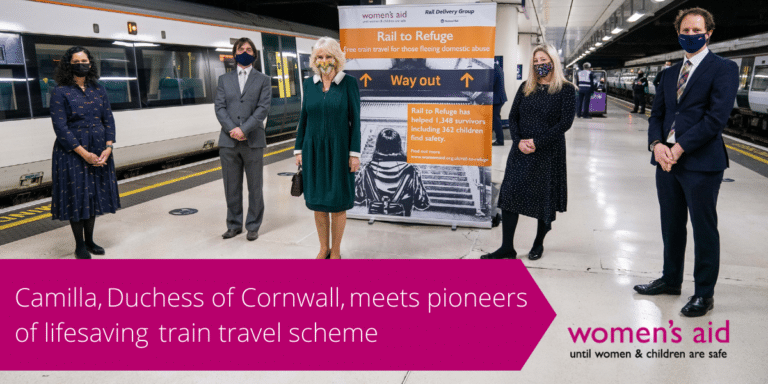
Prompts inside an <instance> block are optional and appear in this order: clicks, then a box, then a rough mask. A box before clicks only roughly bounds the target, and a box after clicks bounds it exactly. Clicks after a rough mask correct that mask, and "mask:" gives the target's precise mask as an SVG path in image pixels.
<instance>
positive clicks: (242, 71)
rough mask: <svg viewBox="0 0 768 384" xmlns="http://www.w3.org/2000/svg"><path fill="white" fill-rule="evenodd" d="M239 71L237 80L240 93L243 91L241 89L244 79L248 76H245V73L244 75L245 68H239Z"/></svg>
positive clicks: (243, 86)
mask: <svg viewBox="0 0 768 384" xmlns="http://www.w3.org/2000/svg"><path fill="white" fill-rule="evenodd" d="M239 72H240V76H239V81H240V93H243V90H244V89H245V81H246V80H247V79H248V78H247V75H246V72H245V69H240V70H239Z"/></svg>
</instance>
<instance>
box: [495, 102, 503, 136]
mask: <svg viewBox="0 0 768 384" xmlns="http://www.w3.org/2000/svg"><path fill="white" fill-rule="evenodd" d="M502 105H504V104H494V105H493V133H494V134H495V135H496V142H497V143H499V144H502V145H503V144H504V129H502V128H501V106H502Z"/></svg>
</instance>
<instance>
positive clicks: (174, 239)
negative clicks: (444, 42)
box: [0, 99, 768, 384]
mask: <svg viewBox="0 0 768 384" xmlns="http://www.w3.org/2000/svg"><path fill="white" fill-rule="evenodd" d="M608 110H609V112H608V114H607V115H606V116H605V117H594V118H593V119H591V120H583V119H576V121H575V122H574V124H573V127H572V128H571V129H570V131H568V133H567V134H566V141H567V165H568V195H569V198H568V211H567V212H566V213H558V215H557V220H556V221H555V222H553V224H552V231H551V232H550V233H549V234H548V235H547V238H546V241H545V243H544V247H545V250H544V256H543V257H542V258H541V259H540V260H537V261H531V260H528V259H527V258H523V259H522V262H523V263H524V264H525V265H526V266H527V267H528V269H529V272H530V273H531V275H532V276H533V278H534V279H535V281H536V282H537V283H538V284H539V286H540V287H541V289H542V291H543V292H544V294H545V296H546V297H547V299H548V300H549V302H550V304H551V305H552V307H553V308H554V310H555V312H557V314H558V317H557V318H556V319H555V321H554V323H553V324H552V325H551V326H550V329H549V330H548V331H547V333H546V334H545V336H544V338H543V339H542V341H541V343H540V344H539V346H538V347H537V348H536V350H535V351H534V353H533V355H532V356H531V358H530V359H529V361H528V363H527V364H526V366H525V368H524V369H523V371H522V372H421V371H413V372H411V371H387V372H4V373H3V374H2V376H3V377H4V380H7V382H15V383H25V382H29V383H32V382H43V381H44V382H59V383H70V382H72V383H74V382H83V381H88V382H105V383H128V382H206V383H235V382H236V383H240V382H249V383H275V382H280V383H300V382H301V383H306V382H311V383H362V382H365V383H392V384H395V383H406V384H414V383H419V384H427V383H449V382H450V383H508V382H513V381H515V382H516V381H519V380H522V381H521V382H526V383H553V382H562V381H564V380H563V379H564V378H567V379H566V381H568V382H569V383H592V382H598V381H599V382H621V383H647V382H656V381H661V380H663V381H664V382H680V383H683V382H686V383H714V382H739V383H764V382H767V381H768V369H766V368H765V365H764V359H765V356H766V354H768V332H766V331H765V319H764V316H765V314H766V313H768V301H767V300H766V297H768V258H766V257H765V250H766V249H768V236H766V227H767V226H768V222H767V221H766V212H768V199H765V191H768V151H767V150H766V149H765V148H762V147H759V146H755V145H752V144H749V143H745V142H742V141H739V140H735V139H727V146H728V151H729V156H730V158H731V166H730V168H729V169H728V170H726V172H725V179H726V180H725V181H726V182H724V183H723V184H722V187H721V189H720V197H719V206H718V214H719V229H720V237H721V268H720V276H719V279H718V284H717V287H716V293H715V308H714V310H713V311H711V312H710V313H709V314H708V315H707V316H704V317H702V318H693V319H692V318H685V317H683V316H682V315H680V313H679V311H680V308H682V307H683V305H685V303H686V302H687V297H688V296H691V295H693V278H692V272H693V244H694V242H693V237H692V230H691V229H690V227H689V231H688V233H689V240H688V244H689V246H688V249H687V260H688V262H687V263H686V275H685V282H684V284H683V294H682V295H681V296H666V295H664V296H641V295H637V294H635V292H634V291H633V290H632V287H633V286H634V285H635V284H643V283H647V282H648V281H650V280H653V279H656V278H658V277H660V276H661V268H662V260H663V257H662V242H661V231H660V223H659V208H658V201H657V197H656V188H655V181H654V172H655V169H654V167H653V166H651V165H650V163H649V161H650V156H651V154H650V152H648V150H647V146H646V141H647V134H646V132H647V127H648V123H647V116H642V115H638V114H630V113H629V110H631V105H628V104H627V103H625V102H623V101H620V100H616V99H611V100H610V102H609V107H608ZM510 143H511V141H508V142H507V145H506V146H504V147H493V166H492V168H493V172H492V176H493V180H494V183H495V184H498V183H500V182H501V180H502V178H503V175H504V171H505V165H506V160H507V156H508V152H509V150H510ZM291 148H292V144H291V143H283V144H279V145H276V146H274V147H270V148H268V149H267V150H266V151H265V153H267V154H268V155H269V156H267V159H266V160H265V164H266V165H265V167H264V175H265V176H264V198H265V203H266V211H265V217H264V223H263V225H262V229H261V231H260V236H259V239H258V240H256V241H254V242H249V241H247V240H246V239H245V235H240V236H237V237H235V238H233V239H229V240H223V239H222V238H221V234H222V233H223V232H224V231H225V230H226V228H225V215H226V206H225V200H224V190H223V183H222V180H221V175H220V171H219V170H218V168H217V167H219V163H218V160H215V159H214V160H211V161H207V162H203V163H198V164H194V165H193V166H191V167H187V168H184V169H180V170H171V171H170V172H167V173H163V174H158V175H149V176H147V177H144V178H142V179H141V180H135V181H127V182H125V183H123V184H121V186H120V188H121V192H123V194H126V193H130V194H127V195H125V196H124V197H123V206H124V208H123V209H121V210H120V211H118V213H117V214H114V215H105V216H102V217H99V218H98V219H97V221H96V233H95V238H96V239H97V242H98V243H99V244H100V245H101V246H103V247H104V248H105V249H106V251H107V254H106V255H105V256H94V258H119V259H152V258H164V259H194V258H212V259H235V258H256V259H314V257H315V256H316V254H317V252H318V248H319V242H318V239H317V234H316V231H315V225H314V220H313V215H312V212H311V211H309V210H308V209H307V208H306V206H305V205H304V200H303V198H295V197H291V196H290V184H291V182H290V180H291V179H290V177H286V176H280V175H279V174H280V173H282V172H294V171H295V168H296V167H295V165H294V160H293V156H292V151H291V150H290V149H291ZM45 204H46V203H45V202H38V203H36V204H31V205H28V206H25V207H19V208H17V209H15V210H10V211H5V212H2V213H0V217H14V218H15V219H14V220H9V221H7V222H4V223H0V258H40V259H66V258H73V251H74V240H73V239H72V235H71V232H70V229H69V226H68V225H67V224H66V223H64V224H62V223H55V222H52V221H51V220H50V218H49V217H48V218H43V219H35V220H31V219H33V218H36V217H39V216H42V215H45V209H44V207H45ZM48 204H49V203H48ZM179 208H194V209H197V210H198V212H197V213H196V214H192V215H186V216H175V215H170V214H169V211H172V210H174V209H179ZM19 212H33V213H34V214H24V215H22V214H21V213H19ZM14 214H16V215H19V216H18V217H17V216H12V215H14ZM25 220H27V221H25ZM535 232H536V221H535V220H534V219H531V218H527V217H521V218H520V221H519V224H518V229H517V232H516V237H515V248H516V250H517V252H518V254H519V255H525V254H527V251H528V250H529V249H530V247H531V244H532V242H533V239H534V237H535ZM500 244H501V228H500V227H497V228H492V229H474V228H472V229H470V228H462V227H459V228H458V229H457V230H456V231H452V230H451V228H450V227H444V226H430V225H412V224H395V223H386V222H378V221H377V222H375V223H374V224H372V225H369V224H368V222H367V221H363V220H354V219H349V220H348V223H347V228H346V231H345V234H344V240H343V243H342V250H341V256H342V258H345V259H389V258H406V259H479V257H480V256H481V255H482V254H484V253H486V252H491V251H493V250H495V249H496V248H498V247H499V245H500ZM309 262H322V261H309ZM477 262H481V261H477ZM482 262H489V263H496V262H499V261H493V260H487V261H482ZM499 321H516V319H499ZM670 321H674V324H675V326H677V327H681V328H683V335H684V337H683V340H682V342H681V343H679V344H671V343H670V344H665V345H662V348H663V349H670V350H680V351H693V350H696V351H704V352H705V353H707V354H708V353H709V352H710V351H717V350H719V349H723V350H724V351H726V352H727V358H725V359H706V360H704V359H701V361H688V362H686V363H684V364H683V363H681V362H679V361H675V359H648V358H642V359H634V358H633V359H625V360H621V359H615V360H614V361H612V363H611V364H603V363H601V362H600V361H598V360H596V359H594V358H593V359H589V360H587V359H579V358H572V357H571V356H570V353H571V352H577V351H583V350H586V349H587V348H589V347H588V346H585V345H584V344H582V343H578V344H576V343H573V341H572V340H571V337H570V335H569V333H568V328H569V327H574V328H575V327H612V326H622V327H633V328H635V329H637V328H638V327H649V328H652V327H668V325H669V322H670ZM726 321H729V322H730V342H729V343H727V344H719V343H716V344H699V343H694V342H693V340H692V337H688V336H689V335H691V334H692V330H693V329H694V328H695V327H703V328H705V329H706V328H707V327H709V325H710V324H709V322H711V324H714V325H713V327H722V326H724V325H725V322H726ZM659 345H660V344H657V345H655V346H656V347H657V348H658V346H659ZM564 346H567V347H564ZM646 347H650V346H649V345H647V346H646ZM637 348H643V345H642V344H640V343H637V342H636V343H634V344H610V343H606V344H603V345H600V349H601V350H605V351H630V352H632V354H633V355H634V353H635V349H637ZM592 349H593V351H594V350H595V349H596V348H595V347H594V344H592ZM644 349H650V348H644ZM321 358H327V359H339V358H343V356H325V357H321ZM689 360H690V359H689ZM760 367H762V368H760ZM627 372H642V374H641V375H634V376H627ZM43 378H45V379H43Z"/></svg>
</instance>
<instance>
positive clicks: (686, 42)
mask: <svg viewBox="0 0 768 384" xmlns="http://www.w3.org/2000/svg"><path fill="white" fill-rule="evenodd" d="M677 41H678V42H680V46H681V47H683V49H684V50H685V51H686V52H688V53H694V52H698V51H699V49H701V47H703V46H704V44H706V43H707V34H706V33H700V34H698V35H683V34H682V33H681V34H679V35H677Z"/></svg>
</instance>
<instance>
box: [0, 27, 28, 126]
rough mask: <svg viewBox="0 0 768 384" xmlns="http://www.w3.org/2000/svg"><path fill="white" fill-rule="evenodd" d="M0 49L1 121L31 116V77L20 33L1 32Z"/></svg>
mask: <svg viewBox="0 0 768 384" xmlns="http://www.w3.org/2000/svg"><path fill="white" fill-rule="evenodd" d="M0 51H2V57H0V121H2V120H7V119H18V118H24V117H29V94H28V93H27V81H28V80H29V79H27V75H26V73H25V72H24V60H23V56H22V51H21V39H20V37H19V35H16V34H11V33H0Z"/></svg>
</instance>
